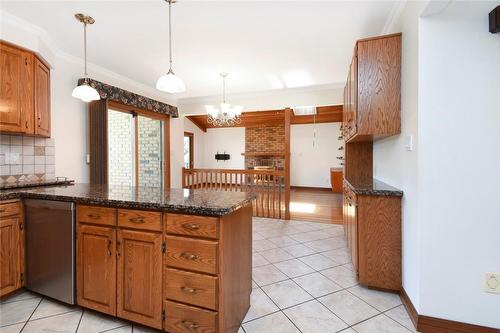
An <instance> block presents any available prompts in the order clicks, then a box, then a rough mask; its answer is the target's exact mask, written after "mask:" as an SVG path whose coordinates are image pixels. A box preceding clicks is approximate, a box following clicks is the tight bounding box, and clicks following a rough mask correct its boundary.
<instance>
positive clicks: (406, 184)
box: [373, 1, 426, 311]
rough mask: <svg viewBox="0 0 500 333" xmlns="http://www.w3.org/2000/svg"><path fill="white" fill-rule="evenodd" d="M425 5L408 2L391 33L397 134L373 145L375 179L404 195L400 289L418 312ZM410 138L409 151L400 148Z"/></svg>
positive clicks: (424, 3)
mask: <svg viewBox="0 0 500 333" xmlns="http://www.w3.org/2000/svg"><path fill="white" fill-rule="evenodd" d="M425 6H426V2H418V1H409V2H407V4H406V6H405V8H404V11H403V12H402V14H401V16H400V18H399V22H397V23H396V25H395V26H394V27H393V31H391V32H402V33H403V37H402V43H403V45H402V82H401V134H400V135H398V136H394V137H390V138H388V139H385V140H382V141H377V142H375V143H374V145H373V162H374V176H375V178H377V179H379V180H382V181H385V182H387V183H389V184H391V185H393V186H395V187H397V188H400V189H401V190H403V192H404V196H403V200H402V238H403V251H402V252H403V287H404V289H405V291H406V292H407V294H408V296H409V297H410V299H411V300H412V303H413V304H414V305H415V307H416V308H417V311H418V310H419V296H420V294H419V292H420V290H419V283H420V244H419V242H420V237H419V235H420V230H419V221H418V209H417V202H418V195H417V176H418V175H417V157H418V149H419V146H418V144H417V141H418V121H417V115H418V52H419V48H418V47H419V45H418V20H419V15H420V13H421V12H422V11H423V10H424V8H425ZM408 136H412V137H413V142H414V147H413V151H406V150H405V148H404V145H405V138H406V137H408Z"/></svg>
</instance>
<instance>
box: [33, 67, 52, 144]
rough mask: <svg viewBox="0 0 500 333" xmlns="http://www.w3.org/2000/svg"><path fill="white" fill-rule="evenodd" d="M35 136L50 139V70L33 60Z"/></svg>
mask: <svg viewBox="0 0 500 333" xmlns="http://www.w3.org/2000/svg"><path fill="white" fill-rule="evenodd" d="M34 73H35V74H34V76H35V119H36V126H35V135H38V136H44V137H50V70H49V68H48V67H47V66H45V65H44V64H43V63H42V62H41V61H40V60H38V58H35V72H34Z"/></svg>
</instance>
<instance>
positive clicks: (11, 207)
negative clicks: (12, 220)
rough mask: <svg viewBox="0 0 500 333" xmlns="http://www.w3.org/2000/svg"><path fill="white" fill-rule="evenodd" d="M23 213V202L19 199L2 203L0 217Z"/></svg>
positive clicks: (0, 204)
mask: <svg viewBox="0 0 500 333" xmlns="http://www.w3.org/2000/svg"><path fill="white" fill-rule="evenodd" d="M19 214H21V203H20V202H19V201H14V202H8V203H0V217H7V216H13V215H19Z"/></svg>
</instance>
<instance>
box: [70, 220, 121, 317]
mask: <svg viewBox="0 0 500 333" xmlns="http://www.w3.org/2000/svg"><path fill="white" fill-rule="evenodd" d="M115 236H116V231H115V230H114V229H113V228H108V227H95V226H89V225H84V224H80V225H78V234H77V302H78V305H81V306H84V307H87V308H90V309H94V310H97V311H99V312H104V313H107V314H110V315H116V255H115Z"/></svg>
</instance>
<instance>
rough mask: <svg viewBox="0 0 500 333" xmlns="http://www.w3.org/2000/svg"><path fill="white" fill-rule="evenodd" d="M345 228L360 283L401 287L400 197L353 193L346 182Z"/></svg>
mask: <svg viewBox="0 0 500 333" xmlns="http://www.w3.org/2000/svg"><path fill="white" fill-rule="evenodd" d="M345 187H346V191H345V194H344V227H345V231H346V236H347V243H348V247H349V249H350V252H351V256H352V263H353V266H354V268H355V270H356V273H357V276H358V280H359V282H360V283H361V284H363V285H366V286H369V287H373V288H381V289H387V290H394V291H399V290H400V289H401V196H400V195H369V194H355V193H354V191H353V187H352V185H350V184H349V182H346V183H345Z"/></svg>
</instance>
